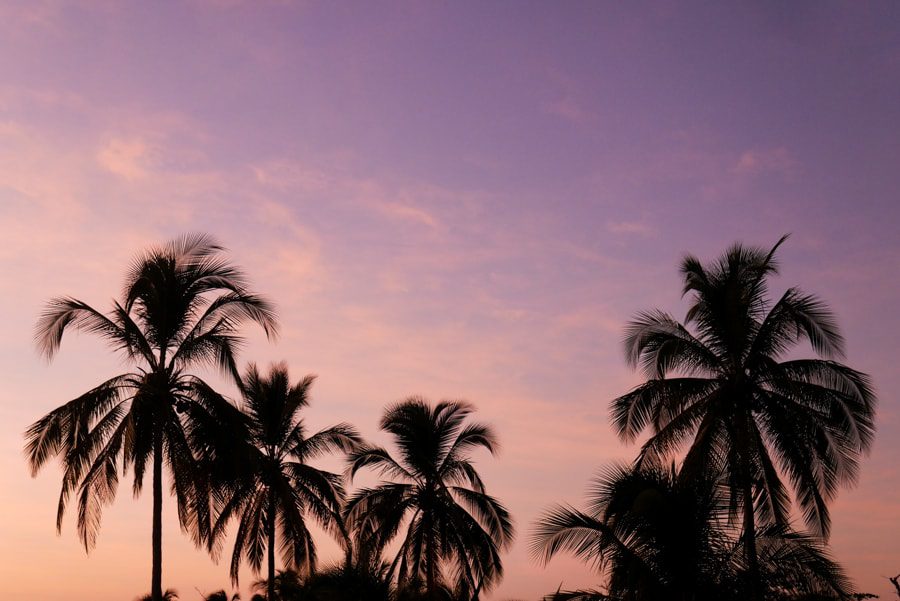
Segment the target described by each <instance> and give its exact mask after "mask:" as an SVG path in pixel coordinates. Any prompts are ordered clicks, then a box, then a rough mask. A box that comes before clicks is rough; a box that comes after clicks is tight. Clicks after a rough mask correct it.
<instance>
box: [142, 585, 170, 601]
mask: <svg viewBox="0 0 900 601" xmlns="http://www.w3.org/2000/svg"><path fill="white" fill-rule="evenodd" d="M162 599H163V601H178V591H176V590H175V589H173V588H167V589H166V590H165V592H163V594H162ZM137 601H153V595H144V596H143V597H138V598H137Z"/></svg>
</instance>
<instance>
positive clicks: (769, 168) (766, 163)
mask: <svg viewBox="0 0 900 601" xmlns="http://www.w3.org/2000/svg"><path fill="white" fill-rule="evenodd" d="M796 170H797V161H796V160H795V159H794V157H793V155H791V153H790V152H789V151H788V149H787V148H784V147H778V148H770V149H751V150H747V151H745V152H744V153H742V154H741V156H740V157H739V158H738V160H737V162H736V163H734V165H733V166H732V168H731V171H732V172H734V173H737V174H739V175H757V174H761V173H779V174H781V175H784V176H792V175H794V174H795V173H796Z"/></svg>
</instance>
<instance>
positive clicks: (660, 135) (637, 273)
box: [0, 0, 900, 601]
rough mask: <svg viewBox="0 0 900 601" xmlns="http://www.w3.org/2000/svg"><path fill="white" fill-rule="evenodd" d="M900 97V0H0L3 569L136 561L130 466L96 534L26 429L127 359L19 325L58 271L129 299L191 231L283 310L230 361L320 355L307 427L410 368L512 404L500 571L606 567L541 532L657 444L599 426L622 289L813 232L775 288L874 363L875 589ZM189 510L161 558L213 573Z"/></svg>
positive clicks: (884, 494)
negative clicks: (554, 546)
mask: <svg viewBox="0 0 900 601" xmlns="http://www.w3.org/2000/svg"><path fill="white" fill-rule="evenodd" d="M898 99H900V4H898V3H896V2H867V3H857V2H852V3H851V2H846V3H832V2H765V1H764V2H752V3H751V2H747V3H741V2H729V3H717V2H694V3H692V2H679V3H670V2H660V3H618V2H593V3H587V2H566V3H560V2H544V3H532V2H519V1H516V2H491V3H486V2H446V3H445V2H440V3H439V2H396V3H378V4H375V3H362V2H360V3H340V4H338V3H311V2H289V1H285V2H250V1H248V2H241V1H239V0H205V1H200V0H197V1H185V2H176V1H166V2H144V3H119V2H113V1H108V2H103V1H97V2H89V3H77V2H62V1H51V0H34V1H25V2H15V1H12V2H4V3H3V4H2V5H0V233H2V240H3V244H2V245H0V273H2V276H3V277H2V279H0V315H3V326H2V336H0V365H2V366H3V367H2V368H0V369H2V381H3V386H2V387H0V411H2V413H0V510H2V514H3V517H2V520H0V582H2V583H3V589H4V590H3V593H4V596H6V597H8V598H13V599H29V600H32V601H42V600H48V601H49V600H54V601H55V600H57V599H61V598H66V599H68V600H71V601H87V600H91V601H122V600H124V599H132V598H134V597H135V596H137V595H139V594H143V593H146V592H147V591H148V590H149V585H150V582H149V580H150V507H149V495H145V497H143V498H141V499H139V500H137V501H134V500H132V498H131V494H130V490H129V486H128V485H126V484H123V485H122V487H121V490H120V491H119V496H118V499H117V501H116V503H115V504H114V505H113V506H112V507H110V508H109V509H107V510H106V512H105V514H104V518H103V527H102V530H101V533H100V538H99V544H98V546H97V548H96V550H95V551H94V552H92V553H91V555H90V556H85V553H84V552H83V550H81V549H80V547H79V544H78V541H77V538H76V535H75V531H74V520H72V519H69V520H67V521H66V523H65V526H64V530H63V533H62V536H60V537H57V536H56V534H55V530H54V516H55V504H56V495H57V493H58V487H59V472H58V470H57V469H56V468H55V467H54V466H51V467H49V468H48V469H45V470H44V471H43V472H42V473H41V474H40V475H39V477H38V478H36V479H31V478H30V477H29V474H28V471H27V469H26V466H25V461H24V459H23V455H22V445H23V438H22V433H23V431H24V429H25V427H26V426H27V425H28V424H29V423H31V422H32V421H34V420H35V419H37V418H38V417H39V416H41V415H43V414H44V413H45V412H47V411H49V410H50V409H52V408H53V407H55V406H57V405H59V404H61V403H62V402H64V401H67V400H69V399H71V398H73V397H74V396H76V395H77V394H78V393H80V392H83V391H84V390H86V389H88V388H89V387H90V386H92V385H94V384H96V383H98V382H99V381H100V380H101V378H104V377H105V376H108V375H111V374H113V373H117V372H116V371H115V370H117V369H120V368H121V367H122V366H121V365H120V364H119V362H118V359H117V358H116V357H114V356H113V355H111V353H110V352H108V351H107V349H106V348H105V347H104V346H103V345H102V343H100V342H99V341H97V340H95V339H92V338H90V337H88V336H82V337H77V336H73V337H69V338H67V339H65V340H64V341H63V345H62V350H61V352H60V354H59V355H58V357H57V359H56V360H54V362H53V363H52V364H49V365H48V364H47V363H46V362H44V361H42V360H41V359H40V358H39V356H38V354H37V351H36V350H35V348H34V345H33V343H32V328H33V324H34V322H35V320H36V317H37V316H38V314H39V313H40V311H41V309H42V306H43V304H44V303H45V302H46V300H47V299H49V298H50V297H52V296H55V295H61V294H70V295H73V296H76V297H78V298H81V299H83V300H86V301H88V302H90V303H92V304H95V306H98V307H102V308H106V307H108V306H109V304H110V301H111V299H112V298H113V297H116V296H118V294H119V290H120V287H121V285H122V277H123V275H124V272H125V269H126V267H127V265H128V263H129V261H130V259H131V257H132V256H133V255H135V254H136V253H137V252H138V251H140V250H141V249H143V248H146V247H147V246H149V245H152V244H155V243H159V242H163V241H165V240H167V239H169V238H171V237H174V236H177V235H179V234H182V233H185V232H195V231H202V232H208V233H210V234H212V235H214V236H215V237H216V238H218V239H219V240H220V241H221V242H222V243H224V244H225V245H226V246H227V247H228V248H229V252H230V254H229V256H230V257H231V258H232V259H233V260H234V261H235V262H236V263H238V264H240V265H241V266H243V267H244V268H245V269H246V270H247V272H248V273H249V275H250V276H251V279H252V281H253V283H254V288H255V289H256V290H258V291H260V292H263V293H265V294H267V295H269V296H270V297H271V298H273V299H274V300H275V301H276V302H277V304H278V307H279V309H280V314H281V319H282V336H281V338H280V339H279V340H278V341H277V343H274V344H269V343H267V342H266V341H265V340H264V338H263V337H262V336H261V335H260V334H259V332H255V331H252V332H249V333H250V340H249V343H248V345H247V347H246V349H245V351H244V353H243V355H242V360H243V361H251V360H252V361H256V362H258V363H261V364H263V365H265V364H268V363H269V362H271V361H277V360H282V359H284V360H286V361H287V362H288V363H289V365H290V366H291V369H292V373H293V375H294V376H295V377H300V376H301V375H303V374H305V373H316V374H318V375H319V379H318V381H317V383H316V385H315V387H314V400H313V406H312V407H311V408H310V410H309V412H308V422H309V423H310V425H311V426H313V427H324V426H327V425H330V424H332V423H335V422H338V421H343V420H349V421H351V422H353V423H355V424H356V425H357V426H358V427H359V428H360V430H361V431H362V432H363V433H364V434H365V435H366V436H368V437H370V438H373V439H375V440H383V438H381V437H379V436H378V435H377V430H376V425H377V420H378V417H379V415H380V412H381V410H382V408H383V406H384V405H385V404H387V403H390V402H393V401H396V400H398V399H401V398H403V397H405V396H407V395H411V394H421V395H425V396H426V397H429V398H431V399H438V398H466V399H469V400H470V401H472V402H474V403H475V404H476V405H477V406H478V414H477V416H478V417H479V418H480V419H483V420H486V421H489V422H490V423H492V424H493V425H494V426H495V428H496V429H497V431H498V433H499V435H500V437H501V441H502V443H503V451H502V454H501V455H500V456H499V457H497V458H490V457H488V456H485V457H481V456H479V457H478V466H479V469H481V470H482V472H483V475H484V477H485V480H486V481H487V483H488V486H489V490H490V491H491V492H492V493H493V494H495V495H496V496H498V497H499V498H500V499H502V500H503V501H505V502H506V503H507V504H508V506H509V507H510V509H511V511H512V513H513V515H514V517H515V518H516V523H517V526H518V531H519V537H518V540H517V542H516V544H515V546H514V547H513V549H512V550H511V552H510V553H509V554H508V555H507V556H506V560H505V561H506V566H507V576H506V579H505V580H504V582H503V584H502V586H501V587H499V589H498V590H497V591H495V592H494V593H493V594H492V595H491V598H492V599H494V600H500V599H506V598H510V597H518V598H523V599H538V598H539V597H540V596H541V595H543V594H545V593H547V592H550V591H552V590H555V589H556V587H557V586H558V585H559V584H560V583H563V584H564V585H565V586H569V587H574V586H580V585H588V584H596V583H597V579H596V577H594V576H593V575H592V574H591V572H590V570H588V569H587V568H586V567H584V566H581V565H580V564H578V563H577V562H575V561H573V560H570V559H568V558H565V557H561V558H560V559H559V560H554V561H553V562H552V563H551V564H550V565H549V566H548V567H546V568H543V567H540V566H538V565H536V564H535V563H534V562H533V561H532V560H531V559H530V558H529V555H528V551H527V544H526V538H527V534H528V532H529V530H530V528H531V523H532V522H533V520H534V519H535V517H536V516H537V515H538V514H539V512H540V511H541V509H542V508H544V507H545V506H547V505H548V504H550V503H553V502H563V501H565V502H571V503H575V504H579V503H580V502H581V499H582V498H583V494H584V491H585V489H586V487H587V485H588V482H589V479H590V478H591V477H592V475H593V474H595V473H596V472H597V470H598V468H599V467H600V466H602V465H604V464H606V463H607V462H609V461H612V460H615V459H626V458H631V457H633V456H634V454H635V453H636V448H635V447H634V446H627V445H624V444H621V443H619V442H618V441H617V439H616V437H615V435H614V434H613V432H612V431H611V429H610V427H609V423H608V403H609V401H610V400H611V399H612V398H614V397H615V396H618V395H619V394H621V393H623V392H625V391H627V390H628V389H629V388H630V387H632V386H633V385H635V384H637V383H638V382H639V381H640V380H639V377H638V376H637V375H636V374H634V373H633V372H631V371H630V370H629V369H628V368H627V367H626V365H625V362H624V360H623V358H622V351H621V345H620V339H621V336H622V331H623V326H624V324H625V322H626V321H627V320H628V318H629V317H630V316H631V315H632V314H633V313H634V312H636V311H638V310H640V309H645V308H651V307H660V308H663V309H666V310H669V311H672V312H674V313H675V314H677V315H678V316H679V317H681V316H683V310H684V302H683V301H682V300H681V299H680V297H679V293H680V282H679V277H678V273H677V266H678V261H679V258H680V257H681V256H682V255H683V254H684V253H686V252H691V253H694V254H697V255H699V256H700V257H702V258H705V259H710V258H713V257H715V256H716V255H717V254H718V253H720V252H721V251H722V250H724V248H725V247H726V246H727V245H729V244H730V243H732V242H734V241H737V240H742V241H744V242H747V243H750V244H757V245H771V244H772V243H774V242H775V241H776V240H777V239H778V237H779V236H780V235H781V234H783V233H786V232H790V233H792V237H791V238H790V240H789V241H788V242H787V243H786V244H785V245H784V246H783V249H782V252H781V257H782V262H783V270H782V275H781V277H779V278H778V279H777V280H776V281H775V291H776V292H778V293H779V294H780V291H781V289H783V288H786V287H787V286H791V285H798V286H800V287H802V288H804V289H806V290H808V291H812V292H816V293H818V294H820V295H821V296H822V297H823V298H825V299H826V300H827V301H828V302H829V304H830V305H831V307H832V308H833V309H834V311H835V312H836V313H837V315H838V317H839V320H840V323H841V324H842V326H843V328H844V333H845V335H846V338H847V347H848V359H847V362H848V363H849V364H850V365H852V366H854V367H856V368H857V369H861V370H863V371H866V372H868V373H869V374H871V375H872V376H873V378H874V381H875V384H876V386H877V389H878V391H879V395H880V407H879V414H878V422H877V423H878V435H877V439H876V442H875V446H874V449H873V451H872V453H871V456H870V457H868V458H867V459H866V460H865V462H864V464H863V469H862V476H861V479H860V482H859V483H858V486H856V487H855V488H853V489H848V490H845V491H843V492H842V493H841V494H840V496H839V498H838V499H837V501H836V502H835V503H834V505H833V518H834V528H833V536H832V544H833V550H834V553H835V554H836V556H837V558H838V559H839V560H840V561H842V562H843V563H844V564H845V565H846V567H847V568H848V571H849V572H850V574H851V575H852V576H853V577H854V578H855V579H856V581H857V582H858V584H859V587H860V588H861V589H862V590H865V591H870V592H873V593H880V594H882V595H883V596H887V597H890V596H891V595H892V594H893V593H892V592H891V587H890V584H889V583H888V581H887V580H886V579H885V578H884V576H889V575H893V574H895V573H897V572H898V571H900V467H898V463H897V458H898V456H900V415H898V409H897V403H896V398H897V392H896V391H897V390H900V375H898V373H900V372H898V370H897V367H896V366H897V340H898V336H900V328H898V320H897V317H896V315H897V307H898V306H900V280H898V266H900V239H898V235H897V226H898V223H900V202H898V191H900V101H898ZM226 390H227V391H228V392H229V393H232V394H233V393H234V390H233V389H229V388H226ZM173 509H174V505H173V502H172V501H171V500H170V499H168V498H167V500H166V505H165V506H164V512H165V531H164V537H165V538H164V544H165V553H164V585H165V586H170V587H174V588H176V589H178V590H179V592H180V593H181V598H182V599H194V600H198V599H199V598H200V596H199V593H198V590H197V589H199V590H200V591H204V592H211V591H213V590H216V589H219V588H222V587H227V586H228V578H227V562H223V563H221V564H219V565H216V564H214V563H213V562H212V561H211V560H210V559H209V558H208V556H206V555H205V554H204V553H202V552H200V551H197V550H195V549H194V548H193V547H192V546H191V544H190V542H189V540H188V539H187V538H185V537H184V536H182V535H181V534H180V533H179V531H178V526H177V523H176V521H175V519H174V511H173ZM70 517H71V516H70ZM322 541H323V542H322V543H321V544H322V546H323V549H324V551H323V553H324V554H325V555H326V556H328V557H332V556H334V547H333V545H331V546H329V545H328V544H327V543H326V542H324V539H322ZM251 580H252V575H251V574H249V573H244V575H243V577H242V592H243V593H244V594H246V591H247V586H248V584H249V583H250V582H251ZM195 587H197V588H196V589H195Z"/></svg>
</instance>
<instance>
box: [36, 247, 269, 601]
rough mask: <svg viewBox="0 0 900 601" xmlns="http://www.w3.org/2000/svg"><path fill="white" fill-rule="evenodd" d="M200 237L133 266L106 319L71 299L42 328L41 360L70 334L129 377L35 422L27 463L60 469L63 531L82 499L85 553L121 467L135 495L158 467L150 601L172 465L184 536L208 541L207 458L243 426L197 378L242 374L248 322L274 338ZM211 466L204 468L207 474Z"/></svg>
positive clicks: (263, 315) (218, 253)
mask: <svg viewBox="0 0 900 601" xmlns="http://www.w3.org/2000/svg"><path fill="white" fill-rule="evenodd" d="M222 250H223V249H222V247H220V246H219V245H217V244H216V243H215V242H213V241H212V240H211V239H210V238H209V237H207V236H204V235H195V236H186V237H183V238H180V239H178V240H175V241H172V242H170V243H168V244H166V245H165V246H162V247H159V248H154V249H151V250H150V251H148V252H146V253H145V254H144V255H142V256H140V257H138V259H137V260H136V261H135V262H134V265H133V266H132V269H131V271H130V272H129V274H128V277H127V279H126V282H125V288H124V291H123V299H122V301H121V302H114V303H113V307H112V309H111V310H110V311H109V312H108V313H105V314H104V313H101V312H100V311H98V310H97V309H94V308H93V307H91V306H90V305H88V304H87V303H84V302H82V301H80V300H77V299H74V298H71V297H60V298H55V299H53V300H51V301H50V303H49V304H48V306H47V308H46V310H45V311H44V313H43V315H42V316H41V318H40V321H39V322H38V324H37V330H36V339H37V343H38V346H39V347H40V350H41V351H42V353H43V354H44V355H45V356H46V357H48V358H52V357H53V356H54V355H55V354H56V352H57V350H58V349H59V346H60V342H61V341H62V337H63V334H64V333H65V332H66V331H69V330H77V331H84V332H89V333H91V334H96V335H98V336H100V337H101V338H102V339H103V340H105V341H106V342H108V343H109V344H110V346H111V347H112V348H113V349H114V350H115V351H117V352H119V353H120V354H121V355H123V356H124V358H125V359H126V360H127V362H128V363H129V364H130V365H131V370H130V371H128V372H126V373H123V374H120V375H117V376H114V377H112V378H109V379H108V380H106V381H105V382H103V383H101V384H99V385H98V386H96V387H95V388H92V389H91V390H89V391H87V392H86V393H84V394H82V395H81V396H79V397H77V398H75V399H74V400H72V401H70V402H68V403H66V404H64V405H62V406H61V407H59V408H57V409H55V410H53V411H51V412H50V413H48V414H47V415H45V416H44V417H42V418H41V419H39V420H38V421H37V422H35V423H34V424H32V425H31V426H30V427H29V428H28V430H27V432H26V434H25V437H26V441H27V442H26V454H27V457H28V462H29V464H30V466H31V469H32V475H36V473H37V472H38V470H39V469H40V468H41V467H42V466H43V465H45V463H46V462H47V460H48V459H50V458H51V457H54V456H58V457H60V459H61V461H62V465H63V469H64V473H63V481H62V490H61V493H60V497H59V505H58V512H57V529H58V530H59V529H60V528H61V525H62V518H63V514H64V512H65V510H66V507H67V504H68V501H69V499H70V497H71V496H72V494H73V493H76V492H77V506H78V516H77V527H78V535H79V537H80V538H81V540H82V542H83V544H84V546H85V549H86V550H90V549H91V548H92V547H93V546H94V545H95V543H96V539H97V533H98V530H99V526H100V517H101V511H102V508H103V506H104V505H106V504H108V503H110V502H112V500H113V498H114V497H115V493H116V488H117V485H118V480H119V475H120V470H122V472H123V473H124V472H125V470H127V469H129V468H130V469H132V470H133V472H134V484H133V491H134V494H135V495H138V494H140V492H141V490H142V486H143V483H144V472H145V469H146V467H147V464H148V462H149V463H150V465H151V470H152V474H153V476H152V481H153V482H152V487H153V521H152V549H153V555H152V577H151V597H152V599H153V601H160V600H161V599H162V598H163V591H162V584H161V582H162V497H163V493H162V478H163V474H162V472H163V466H164V465H166V466H168V468H169V472H170V477H171V486H172V491H173V492H174V494H175V497H176V500H177V507H178V517H179V520H180V522H181V524H182V527H183V528H184V529H185V530H187V531H189V532H191V534H192V535H193V536H194V540H195V542H197V543H199V542H201V541H202V540H203V539H204V538H205V536H206V535H208V533H209V494H208V490H209V482H208V476H209V475H210V474H211V473H212V472H211V470H210V463H209V462H210V461H213V460H216V459H219V460H223V459H224V457H223V455H222V454H223V453H224V452H227V446H223V445H220V444H217V442H221V441H223V440H224V433H226V432H228V431H230V430H231V429H233V428H235V427H237V426H238V425H239V423H238V422H237V421H236V420H237V419H238V418H239V413H238V412H237V410H236V409H235V408H234V407H233V406H232V405H231V404H229V403H228V402H227V401H226V400H225V399H224V398H223V397H221V396H220V395H219V394H217V393H216V392H215V391H214V390H213V389H212V388H211V387H210V386H209V385H208V384H206V382H204V381H203V380H202V379H201V378H199V377H198V376H196V375H192V374H191V373H190V370H192V369H194V368H195V367H199V366H204V365H211V366H217V367H218V368H220V369H221V370H223V371H224V372H225V373H226V374H232V375H235V374H237V370H236V368H235V356H234V354H235V349H236V347H237V346H238V345H239V344H240V342H241V338H240V337H239V335H238V328H239V327H240V325H241V324H242V323H243V322H245V321H247V320H249V321H253V322H256V323H257V324H259V325H261V326H262V327H263V329H264V330H265V332H266V334H267V335H269V336H272V335H274V334H275V332H276V324H275V315H274V312H273V309H272V306H271V305H270V304H269V302H268V301H266V300H265V299H263V298H262V297H260V296H257V295H254V294H251V293H250V292H249V291H248V290H247V285H246V282H245V278H244V276H243V274H242V273H241V271H240V270H238V269H237V268H236V267H234V266H233V265H232V264H230V263H229V262H228V261H227V260H225V259H224V258H223V256H222ZM201 462H202V463H205V465H201Z"/></svg>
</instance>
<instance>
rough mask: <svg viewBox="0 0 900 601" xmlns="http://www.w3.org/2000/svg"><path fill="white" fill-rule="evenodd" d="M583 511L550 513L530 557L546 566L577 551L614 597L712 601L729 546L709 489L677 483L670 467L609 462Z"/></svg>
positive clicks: (634, 600)
mask: <svg viewBox="0 0 900 601" xmlns="http://www.w3.org/2000/svg"><path fill="white" fill-rule="evenodd" d="M588 507H589V511H588V512H582V511H579V510H576V509H574V508H572V507H568V506H556V507H554V508H552V509H550V510H549V511H547V512H546V513H545V514H544V515H543V516H542V517H541V518H540V520H539V521H538V523H537V527H536V530H535V534H534V536H533V539H532V553H533V554H534V555H535V556H536V557H538V558H539V559H540V560H541V561H542V562H544V563H547V562H549V561H550V560H551V559H552V558H553V557H554V556H555V555H556V554H557V553H558V552H559V551H563V550H565V551H570V552H572V553H574V554H575V555H576V556H577V557H579V558H580V559H582V560H584V561H586V562H588V563H591V564H593V565H594V566H595V567H597V568H598V569H600V571H601V572H605V573H606V575H607V577H608V578H607V580H608V586H609V596H610V597H611V598H614V599H621V600H623V601H640V600H647V599H673V600H676V599H712V598H715V595H714V594H710V593H711V592H712V591H714V590H715V587H714V579H715V578H716V576H717V575H718V574H719V573H720V571H721V567H722V566H721V565H720V564H721V563H722V562H721V559H720V558H722V557H723V556H725V555H726V553H725V551H726V549H727V548H728V544H727V537H726V536H725V533H724V532H723V531H722V529H721V528H720V527H719V521H718V518H719V513H721V512H722V510H723V508H722V507H721V502H720V500H719V499H718V497H717V495H716V494H715V489H714V487H713V486H711V485H709V484H708V483H706V482H704V483H703V485H697V486H693V485H692V486H686V485H681V486H679V484H678V482H677V480H676V475H675V473H674V467H673V468H672V469H664V468H662V467H658V466H648V465H644V466H640V467H638V468H636V469H632V467H631V466H626V465H613V466H611V467H609V468H607V469H606V470H604V471H603V472H602V473H601V474H600V475H599V476H598V478H597V479H596V480H595V481H594V483H593V484H592V486H591V488H590V492H589V498H588ZM724 509H726V510H727V506H726V507H725V508H724ZM594 594H596V592H594Z"/></svg>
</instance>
